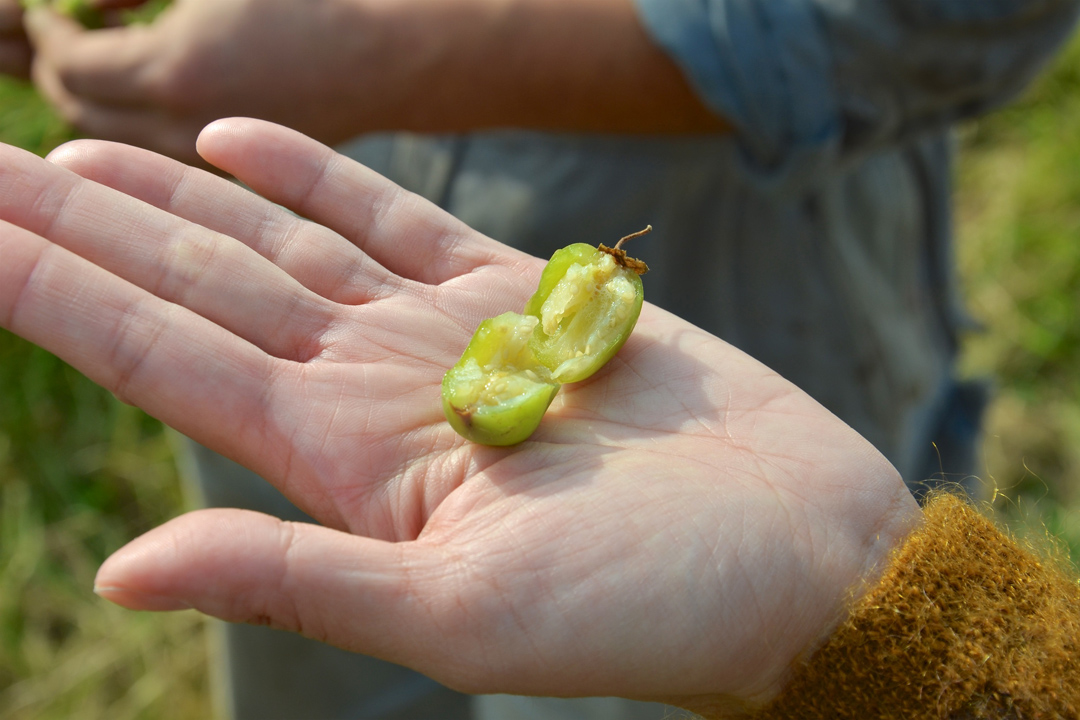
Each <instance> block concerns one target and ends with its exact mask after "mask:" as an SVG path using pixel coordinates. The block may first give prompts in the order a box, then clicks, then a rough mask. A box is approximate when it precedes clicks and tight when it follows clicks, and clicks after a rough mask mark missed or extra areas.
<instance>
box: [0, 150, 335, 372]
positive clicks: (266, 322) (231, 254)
mask: <svg viewBox="0 0 1080 720" xmlns="http://www.w3.org/2000/svg"><path fill="white" fill-rule="evenodd" d="M0 219H4V220H7V221H9V222H11V223H13V224H15V225H19V226H21V227H24V228H26V229H27V230H29V231H31V232H33V233H36V234H38V235H41V236H42V237H45V238H47V239H48V240H50V241H51V242H53V243H56V244H57V245H60V246H62V247H64V248H67V249H68V250H70V251H72V252H74V253H75V254H77V255H80V256H82V257H83V258H86V259H87V260H90V261H91V262H93V263H95V264H97V265H100V266H101V267H103V268H105V269H106V270H108V271H110V272H112V273H114V274H116V275H118V276H120V277H122V278H124V279H125V280H128V281H129V282H131V283H134V284H135V285H138V286H139V287H141V288H143V289H145V290H148V291H149V292H152V293H154V294H156V295H157V296H159V297H161V298H162V299H164V300H167V301H169V302H174V303H177V304H179V305H183V306H185V307H187V308H188V309H190V310H192V311H194V312H196V313H198V314H199V315H202V316H203V317H205V318H207V319H208V320H211V321H212V322H215V323H217V324H218V325H220V326H222V327H224V328H225V329H227V330H230V331H231V332H233V333H234V334H236V335H238V336H240V337H242V338H244V339H246V340H247V341H248V342H251V343H253V344H254V345H256V346H258V347H260V348H261V349H263V350H264V351H265V352H267V353H269V354H271V355H274V356H276V357H280V358H284V359H290V360H298V361H304V360H308V359H310V358H311V357H314V356H315V355H317V354H318V352H319V351H320V350H321V347H320V338H321V337H323V336H324V334H325V333H326V331H327V329H328V328H329V326H331V325H332V323H333V322H334V320H335V319H336V317H337V314H338V309H339V307H338V306H336V305H334V304H333V303H330V302H328V301H327V300H325V299H323V298H321V297H319V296H318V295H316V294H315V293H312V292H310V291H308V290H305V289H304V288H302V287H300V286H299V284H298V283H297V282H296V281H295V280H294V279H293V278H291V277H289V275H288V274H287V273H285V272H284V271H283V270H281V269H280V268H278V267H276V266H274V264H273V263H271V262H269V261H268V260H266V259H265V258H262V257H260V256H259V255H258V254H256V253H255V252H253V251H252V250H251V249H250V248H248V247H245V246H244V245H243V244H242V243H240V242H237V241H236V240H234V239H232V238H230V237H227V236H225V235H222V234H220V233H217V232H214V231H212V230H209V229H207V228H204V227H201V226H199V225H195V224H192V223H190V222H187V221H185V220H183V219H181V218H178V217H175V216H173V215H170V214H168V213H166V212H162V211H161V210H158V209H156V208H153V207H151V206H149V205H147V204H146V203H143V202H140V201H139V200H136V199H134V198H132V197H129V196H127V195H124V194H122V193H119V192H117V191H115V190H112V189H110V188H107V187H105V186H103V185H99V184H97V183H94V182H91V181H89V180H86V179H84V178H81V177H79V176H78V175H75V174H74V173H71V172H68V171H66V170H64V169H62V168H60V167H57V166H55V165H53V164H51V163H48V162H45V161H43V160H42V159H41V158H38V157H37V156H35V155H32V154H30V153H27V152H25V151H22V150H17V149H15V148H12V147H9V146H0Z"/></svg>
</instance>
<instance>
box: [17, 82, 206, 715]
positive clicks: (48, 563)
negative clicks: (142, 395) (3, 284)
mask: <svg viewBox="0 0 1080 720" xmlns="http://www.w3.org/2000/svg"><path fill="white" fill-rule="evenodd" d="M70 137H71V131H70V130H69V129H68V128H67V127H66V126H65V125H64V123H62V122H61V121H60V120H59V119H58V118H56V117H55V116H54V115H53V114H52V113H51V112H50V111H49V110H48V108H47V106H46V105H45V104H44V103H43V102H42V101H41V100H40V99H39V98H38V97H37V96H36V95H35V94H34V93H33V92H32V91H31V90H30V88H28V87H27V86H26V85H24V84H21V83H16V82H12V81H8V80H2V79H0V141H2V142H7V143H11V144H15V145H19V146H21V147H24V148H27V149H30V150H33V151H35V152H38V153H41V154H44V153H46V152H48V151H49V150H50V149H52V148H53V147H55V146H56V145H57V144H59V143H61V142H63V141H65V140H67V139H68V138H70ZM182 507H183V500H182V497H181V492H180V485H179V482H178V480H177V475H176V470H175V465H174V463H173V458H172V455H171V452H170V448H169V444H168V442H167V439H166V436H165V434H164V432H163V429H162V427H161V425H160V424H159V423H157V422H155V421H153V420H151V419H149V418H148V417H147V416H146V415H144V414H143V413H142V412H140V411H139V410H136V409H135V408H133V407H130V406H127V405H123V404H122V403H120V402H118V401H116V400H115V398H113V397H112V396H111V395H110V394H109V393H108V392H106V391H105V390H103V389H101V388H100V387H98V386H96V385H94V384H93V383H92V382H90V381H89V380H87V379H86V378H84V377H83V376H82V375H80V374H79V373H77V372H75V371H74V370H72V369H71V368H70V367H68V366H67V365H65V364H64V363H62V362H60V361H59V360H57V359H56V358H55V357H53V356H51V355H49V354H48V353H46V352H44V351H43V350H40V349H38V348H35V347H33V346H31V345H30V344H28V343H26V342H24V341H22V340H20V339H19V338H16V337H15V336H13V335H11V334H10V333H7V332H4V331H0V717H3V718H6V719H10V720H23V719H25V720H51V719H56V720H61V719H72V720H80V719H82V718H87V719H88V720H96V719H98V718H110V719H111V720H119V719H120V718H124V719H131V720H134V719H136V718H146V719H147V720H151V719H157V718H162V719H166V718H175V719H176V720H188V719H190V718H206V717H209V716H210V710H209V703H208V698H207V678H206V671H205V668H206V651H205V643H204V642H203V622H202V620H201V619H200V618H199V617H198V616H197V615H196V614H195V613H194V612H187V613H165V614H149V613H147V614H142V613H132V612H129V611H126V610H123V609H121V608H118V607H116V606H114V605H111V604H110V603H107V602H105V601H104V600H101V599H99V598H97V596H95V595H94V594H93V593H92V588H93V580H94V573H95V572H96V570H97V567H98V566H99V565H100V564H101V562H102V561H103V560H104V559H105V557H107V556H108V555H109V554H110V553H111V552H112V551H114V550H116V549H117V548H119V547H120V546H121V545H123V544H124V543H125V542H127V541H128V540H130V539H131V538H133V537H135V536H136V535H138V534H140V533H142V532H145V531H146V530H148V529H149V528H151V527H154V526H155V525H158V524H160V523H161V522H164V521H165V520H166V519H168V518H170V517H173V516H174V515H176V514H177V513H178V512H180V510H181V509H182Z"/></svg>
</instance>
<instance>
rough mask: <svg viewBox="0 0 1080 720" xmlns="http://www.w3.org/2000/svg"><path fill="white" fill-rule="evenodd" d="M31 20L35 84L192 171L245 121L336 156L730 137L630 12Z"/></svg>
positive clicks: (561, 8)
mask: <svg viewBox="0 0 1080 720" xmlns="http://www.w3.org/2000/svg"><path fill="white" fill-rule="evenodd" d="M14 1H15V0H0V2H14ZM134 1H136V0H94V5H95V7H97V8H101V9H104V10H106V11H108V10H110V9H111V8H116V7H121V6H125V5H130V4H132V2H134ZM27 20H28V21H27V23H26V25H27V30H28V32H29V34H30V37H31V40H32V43H33V46H34V48H35V51H36V54H35V57H34V65H33V77H34V80H35V82H36V83H37V85H38V87H39V89H40V90H41V92H42V93H43V94H44V95H45V96H46V98H48V99H49V100H50V101H51V102H52V103H53V104H54V105H55V106H56V108H57V109H58V110H59V112H60V113H61V115H63V116H64V117H65V118H66V119H67V120H68V121H70V122H71V123H72V124H74V125H75V127H76V128H78V129H79V130H80V131H81V132H83V133H84V134H85V135H88V136H90V137H95V138H102V139H106V140H116V141H120V142H126V143H130V144H134V145H138V146H140V147H145V148H149V149H152V150H155V151H157V152H161V153H164V154H167V155H169V156H171V157H175V158H178V159H181V160H183V161H185V162H189V163H196V164H198V163H201V162H202V161H201V158H200V157H199V156H198V155H197V154H196V152H195V145H194V143H195V138H196V136H197V135H198V133H199V130H201V129H202V127H203V126H204V125H205V124H206V123H207V122H210V121H211V120H214V119H217V118H220V117H227V116H230V115H247V116H250V117H258V118H262V119H265V120H271V121H274V122H277V123H281V124H283V125H286V126H287V127H292V128H294V129H297V130H300V131H301V132H303V133H305V134H307V135H310V136H311V137H314V138H316V139H318V140H320V141H321V142H324V143H329V144H337V143H341V142H343V141H345V140H349V139H351V138H353V137H356V136H358V135H361V134H363V133H369V132H375V131H384V130H386V131H389V130H412V131H418V132H458V131H469V130H476V129H483V128H492V127H502V128H506V127H516V128H529V129H537V130H569V131H602V132H634V133H641V132H655V133H680V132H694V133H705V132H728V131H730V126H729V125H727V123H726V122H724V121H723V120H722V119H721V118H719V117H718V116H717V115H716V114H715V112H714V111H712V110H710V109H708V108H706V107H705V106H704V105H703V103H702V102H701V100H699V99H698V97H697V95H696V94H695V93H694V92H693V91H692V90H691V89H690V86H689V84H688V83H687V81H686V80H685V78H684V77H683V76H682V74H681V72H680V71H679V70H678V68H677V67H676V66H675V64H674V63H673V62H672V61H671V60H670V59H669V58H668V57H667V56H666V55H665V54H664V53H663V52H662V51H660V50H659V48H657V47H656V45H655V44H654V43H653V41H652V40H651V39H650V38H649V37H648V35H647V34H646V33H645V31H644V29H643V27H642V26H641V24H640V21H639V20H638V18H637V14H636V11H635V8H634V5H633V3H632V2H631V1H630V0H588V1H586V0H561V1H559V2H552V1H551V0H483V1H482V2H471V1H470V0H453V1H447V0H412V1H410V2H403V1H400V0H399V1H398V2H393V3H388V2H382V1H381V0H309V1H308V2H302V3H298V2H294V1H293V0H175V2H173V4H172V5H170V6H169V7H168V8H166V9H165V10H164V11H163V12H162V13H161V14H160V15H158V16H157V17H156V18H155V19H154V21H153V22H152V23H150V24H147V25H132V26H128V27H109V28H105V29H101V30H92V31H88V30H85V29H84V28H82V27H81V26H80V25H79V24H78V23H77V22H75V21H74V20H72V19H71V18H68V17H66V16H64V15H61V14H59V13H56V12H54V11H52V10H50V9H48V8H35V9H34V10H33V11H32V12H30V13H28V17H27Z"/></svg>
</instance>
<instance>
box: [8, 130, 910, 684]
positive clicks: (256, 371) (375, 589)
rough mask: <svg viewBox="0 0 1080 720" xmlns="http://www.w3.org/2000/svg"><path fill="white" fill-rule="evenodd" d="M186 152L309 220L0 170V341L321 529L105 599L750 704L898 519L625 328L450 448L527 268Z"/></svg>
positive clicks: (242, 525) (135, 562) (429, 227)
mask: <svg viewBox="0 0 1080 720" xmlns="http://www.w3.org/2000/svg"><path fill="white" fill-rule="evenodd" d="M199 151H200V153H201V154H202V155H203V157H204V158H205V159H206V160H207V161H208V162H210V163H211V164H213V165H216V166H217V167H219V168H221V169H222V170H224V171H226V172H229V173H231V174H233V175H235V176H236V177H237V178H238V179H240V180H241V181H243V182H245V183H246V184H248V185H249V186H250V187H251V188H253V189H254V190H255V191H256V192H258V193H260V194H261V195H263V196H264V197H265V198H268V199H269V200H272V201H274V202H276V203H279V204H280V205H282V206H284V207H286V208H289V209H291V210H293V211H295V212H296V213H297V214H298V215H300V216H303V217H304V218H308V219H306V220H305V219H302V218H300V217H297V216H296V215H293V214H291V213H288V212H286V211H285V210H283V209H281V208H280V207H278V206H276V205H273V204H272V203H270V202H267V201H266V200H264V199H262V198H260V197H258V196H257V195H255V194H252V193H250V192H248V191H247V190H244V189H243V188H241V187H239V186H237V185H235V184H232V183H230V182H228V181H226V180H224V179H221V178H218V177H215V176H212V175H209V174H207V173H204V172H202V171H198V170H193V169H190V168H185V167H184V166H182V165H180V164H177V163H175V162H173V161H170V160H166V159H164V158H162V157H159V156H156V155H153V154H150V153H148V152H145V151H140V150H136V149H133V148H129V147H125V146H120V145H112V144H107V143H99V142H79V143H75V144H72V145H69V146H66V147H64V148H62V149H61V150H59V151H58V152H57V153H54V155H53V156H52V158H51V160H52V161H53V164H50V163H46V162H43V161H41V160H39V159H37V158H34V157H33V156H29V155H26V154H24V153H20V152H19V151H16V150H13V149H10V148H3V149H2V157H0V221H2V222H0V323H2V324H3V326H4V327H7V328H9V329H11V330H13V331H14V332H16V333H18V334H20V335H22V336H24V337H26V338H27V339H29V340H31V341H33V342H36V343H38V344H40V345H42V346H43V347H45V348H47V349H49V350H51V351H53V352H55V353H57V354H58V355H60V356H61V357H63V358H65V359H66V360H68V361H69V362H71V363H72V364H73V365H75V366H76V367H78V368H79V369H80V370H82V371H83V372H85V373H86V374H87V375H89V376H90V377H92V378H93V379H95V380H96V381H98V382H100V383H102V384H103V385H105V386H106V387H108V388H110V389H112V390H114V392H116V393H117V394H118V395H120V396H121V397H122V398H124V399H125V400H127V401H130V402H132V403H134V404H136V405H139V406H140V407H142V408H144V409H145V410H147V411H148V412H150V413H151V414H152V415H154V416H156V417H158V418H160V419H162V420H163V421H165V422H166V423H168V424H169V425H171V426H173V427H175V428H177V429H178V430H180V431H181V432H183V433H185V434H187V435H189V436H190V437H192V438H194V439H196V440H198V441H199V442H202V443H204V444H206V445H207V446H209V447H211V448H213V449H215V450H218V451H219V452H222V453H223V454H226V455H228V456H229V457H232V458H233V459H235V460H237V461H238V462H240V463H242V464H244V465H246V466H248V467H250V468H251V469H253V470H255V471H256V472H258V473H259V474H260V475H262V476H263V477H265V478H266V479H267V480H268V481H270V482H271V483H273V484H274V485H275V486H277V487H278V488H279V489H280V490H282V491H283V492H284V493H285V494H286V495H287V496H288V497H289V498H290V499H291V500H292V501H293V502H295V503H296V504H297V505H299V506H300V507H301V508H303V509H304V510H306V511H307V512H308V513H309V514H311V515H312V516H313V517H315V518H317V519H318V520H319V521H320V522H322V523H323V524H324V525H325V526H326V527H318V526H307V525H303V526H297V525H293V524H289V523H281V522H279V521H277V520H274V519H272V518H269V517H266V516H261V515H258V514H255V513H250V512H244V511H239V510H215V511H201V512H197V513H191V514H189V515H186V516H184V517H182V518H179V519H177V520H175V521H173V522H171V523H169V524H167V525H165V526H163V527H161V528H158V529H156V530H154V531H152V532H151V533H148V534H147V535H146V536H144V537H143V538H140V539H139V540H137V541H135V542H134V543H132V544H131V545H129V546H128V547H127V548H125V549H123V550H121V551H120V552H119V553H117V555H115V556H114V557H113V558H111V559H110V560H109V561H108V562H107V563H106V565H105V566H103V568H102V570H101V573H100V574H99V578H98V582H99V586H100V588H99V589H100V592H102V593H103V594H105V595H106V596H107V597H109V598H110V599H114V600H116V601H117V602H120V603H122V604H125V605H128V606H130V607H135V608H146V609H172V608H179V607H189V606H190V607H196V608H198V609H199V610H202V611H203V612H207V613H210V614H213V615H217V616H219V617H223V618H225V619H230V620H242V621H254V622H268V623H271V624H274V625H277V626H281V627H287V628H290V629H293V630H297V631H300V632H303V633H305V634H307V635H310V636H313V637H317V638H320V639H323V640H327V641H329V642H333V643H335V644H338V645H340V646H342V647H346V648H349V649H353V650H357V651H361V652H365V653H369V654H375V655H378V656H380V657H384V658H386V659H390V660H394V661H397V662H401V663H404V664H408V665H411V666H413V667H415V668H417V669H419V670H421V671H424V672H427V673H428V674H430V675H432V676H433V677H435V678H436V679H440V680H442V681H443V682H445V683H447V684H449V685H451V686H453V687H456V688H458V689H462V690H466V691H483V692H492V691H497V692H516V693H528V694H552V695H622V696H627V697H638V698H664V699H667V700H669V701H672V702H682V703H683V704H684V705H695V703H697V702H698V700H694V699H693V698H695V697H699V698H700V697H702V696H704V697H715V696H726V697H729V698H731V699H732V702H740V701H749V702H753V701H760V700H762V699H766V698H768V697H769V696H770V695H772V694H773V693H775V692H776V691H777V690H778V689H779V687H781V685H782V683H783V680H784V678H785V676H786V671H787V669H788V667H789V665H790V663H791V662H792V661H793V659H795V658H796V657H797V656H798V655H799V654H800V653H803V652H805V651H806V650H807V649H808V648H809V647H810V646H812V645H813V643H814V642H816V641H817V640H819V639H820V637H821V634H822V633H823V632H825V631H827V629H828V628H829V626H830V625H831V623H833V622H835V621H836V620H837V618H838V613H839V612H840V609H841V608H842V604H843V602H844V600H845V598H846V597H847V595H846V593H847V591H848V590H849V588H850V586H851V585H852V584H853V583H855V582H857V581H858V580H859V578H860V577H862V576H864V575H865V574H867V573H869V572H871V570H872V567H873V566H874V565H875V563H877V562H879V561H880V560H881V559H882V557H883V555H884V553H886V552H887V551H888V549H889V548H890V547H891V546H892V545H893V544H894V543H895V542H896V541H897V539H898V538H899V537H900V536H902V535H903V534H904V533H905V532H906V531H907V529H909V527H910V525H911V523H912V522H914V518H915V516H916V514H917V511H916V509H915V506H914V502H913V501H912V500H911V498H910V497H909V496H908V494H907V491H906V490H905V488H904V486H903V483H902V482H901V481H900V479H899V477H898V476H897V474H896V473H895V471H894V470H893V469H892V468H891V467H890V466H889V465H888V463H887V462H886V461H885V460H884V459H883V458H881V456H880V455H878V454H877V453H876V452H875V451H874V450H873V449H872V448H871V447H870V446H869V444H867V443H866V442H865V441H864V440H863V439H862V438H860V437H859V436H858V435H857V434H855V433H854V432H853V431H852V430H850V429H849V428H847V427H846V426H845V425H844V424H843V423H841V422H840V421H839V420H837V419H836V418H835V417H833V416H831V415H830V414H829V413H828V412H827V411H825V410H824V409H823V408H821V407H820V406H819V405H817V404H816V403H815V402H814V401H813V400H811V399H810V398H809V397H808V396H806V395H805V394H804V393H802V392H801V391H799V390H798V389H797V388H795V387H794V386H792V385H791V384H789V383H787V382H786V381H785V380H783V379H782V378H780V377H778V376H777V375H775V374H774V373H772V372H771V371H769V370H768V369H767V368H765V367H763V366H762V365H760V364H759V363H757V362H756V361H754V360H753V359H751V358H749V357H747V356H746V355H744V354H742V353H740V352H739V351H737V350H735V349H733V348H732V347H730V346H728V345H726V344H725V343H723V342H722V341H720V340H718V339H717V338H715V337H712V336H710V335H708V334H707V333H704V332H702V331H701V330H699V329H697V328H695V327H693V326H691V325H689V324H687V323H685V322H683V321H681V320H679V319H677V318H675V317H673V316H671V315H669V314H667V313H665V312H663V311H661V310H659V309H657V308H655V307H652V306H648V305H646V307H645V309H644V310H643V312H642V316H641V320H640V322H639V325H638V328H637V330H636V331H635V333H634V335H633V336H632V337H631V338H630V340H629V341H628V342H627V344H626V346H625V347H624V348H623V349H622V351H621V352H620V353H619V355H618V356H617V357H616V358H615V359H614V360H613V361H612V362H611V363H609V364H608V366H607V367H605V368H604V369H603V370H602V371H601V372H600V373H598V374H597V375H595V376H594V377H593V378H591V379H590V380H589V381H587V382H584V383H581V384H579V385H571V386H565V387H564V388H563V390H562V392H561V393H560V395H559V397H558V398H557V399H556V401H555V402H554V403H553V405H552V407H551V409H550V410H549V412H548V415H547V417H546V418H545V420H544V422H543V423H542V424H541V426H540V429H539V430H538V432H537V433H536V434H535V435H534V436H533V438H532V439H531V440H529V441H528V442H526V443H523V444H522V445H519V446H516V447H512V448H490V447H483V446H478V445H474V444H470V443H468V442H466V441H464V440H463V439H462V438H460V437H459V436H457V435H456V434H455V433H454V432H453V431H452V430H451V429H450V427H449V425H448V424H447V423H446V422H445V420H444V418H443V417H442V410H441V406H440V399H439V385H440V381H441V379H442V374H443V373H444V372H445V370H446V369H447V368H448V367H449V366H450V365H452V364H453V362H454V361H455V360H456V359H457V358H458V356H459V355H460V353H461V351H462V350H463V349H464V347H465V345H466V344H467V343H468V340H469V337H470V336H471V334H472V331H473V329H474V328H475V326H476V324H477V323H478V322H479V321H480V320H482V319H483V318H485V317H490V316H492V315H495V314H498V313H501V312H505V311H507V310H515V311H519V310H520V309H521V307H522V306H523V304H524V302H525V300H526V299H527V298H528V296H529V294H530V293H531V291H532V290H533V289H534V288H535V287H536V281H537V279H538V277H539V273H540V270H541V268H542V267H543V263H542V262H541V261H539V260H537V259H535V258H532V257H529V256H526V255H524V254H522V253H519V252H517V251H514V250H512V249H509V248H507V247H505V246H503V245H500V244H499V243H496V242H495V241H493V240H490V239H487V238H484V237H482V236H480V235H479V234H477V233H475V232H474V231H472V230H470V229H469V228H467V227H466V226H464V225H462V224H461V223H459V222H457V221H456V220H454V219H453V218H451V217H450V216H448V215H446V214H445V213H443V212H442V211H440V210H439V209H438V208H436V207H434V206H431V205H429V204H427V203H426V202H425V201H423V200H422V199H419V198H417V197H415V196H413V195H410V194H408V193H406V192H404V191H402V190H400V189H399V188H397V187H395V186H394V185H392V184H391V183H389V182H387V181H386V180H384V179H382V178H380V177H378V176H377V175H375V174H374V173H371V172H370V171H368V170H366V169H365V168H363V167H361V166H359V165H357V164H355V163H352V162H351V161H348V160H346V159H345V158H342V157H340V156H337V155H335V154H334V153H333V152H332V151H330V150H329V149H327V148H325V147H323V146H321V145H318V144H317V143H315V142H313V141H311V140H309V139H307V138H304V137H303V136H301V135H298V134H296V133H294V132H291V131H288V130H285V129H283V128H280V127H278V126H274V125H270V124H267V123H262V122H257V121H251V120H230V121H221V122H218V123H215V124H214V125H212V126H210V127H209V128H208V129H207V130H206V131H204V133H203V135H202V136H201V138H200V145H199ZM57 166H63V167H66V168H67V170H65V169H63V168H62V167H57ZM68 170H71V171H74V173H72V172H68ZM110 188H114V189H110ZM117 191H119V192H117ZM155 206H156V207H155ZM611 240H612V238H597V241H598V242H599V241H609V242H610V241H611ZM647 280H648V279H647V278H646V296H647V294H648V282H647Z"/></svg>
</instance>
